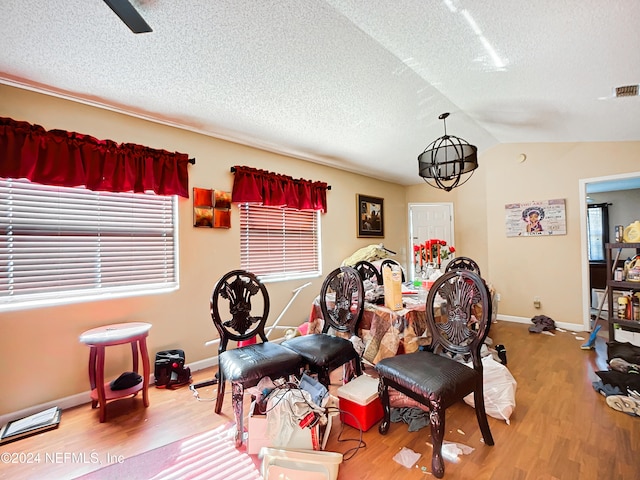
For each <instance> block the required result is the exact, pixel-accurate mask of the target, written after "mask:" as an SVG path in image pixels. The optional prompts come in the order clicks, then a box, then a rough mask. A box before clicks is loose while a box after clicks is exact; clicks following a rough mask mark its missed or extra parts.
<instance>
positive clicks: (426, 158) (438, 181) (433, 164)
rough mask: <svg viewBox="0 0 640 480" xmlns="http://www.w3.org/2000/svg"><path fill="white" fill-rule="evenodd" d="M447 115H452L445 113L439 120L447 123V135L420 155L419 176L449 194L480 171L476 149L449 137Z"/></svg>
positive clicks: (445, 130)
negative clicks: (475, 172) (476, 170)
mask: <svg viewBox="0 0 640 480" xmlns="http://www.w3.org/2000/svg"><path fill="white" fill-rule="evenodd" d="M448 116H449V113H443V114H442V115H440V116H439V117H438V118H439V119H440V120H442V122H443V123H444V135H443V136H442V137H440V138H438V139H436V140H434V141H433V142H431V143H430V144H429V145H428V146H427V148H426V149H425V151H424V152H422V153H421V154H420V155H418V174H419V175H420V176H421V177H422V179H423V180H424V181H425V182H427V183H428V184H429V185H431V186H432V187H435V188H440V189H442V190H444V191H446V192H450V191H451V190H453V189H454V188H456V187H459V186H460V185H463V184H464V183H466V182H467V181H468V180H469V178H471V175H473V172H474V171H475V169H476V168H478V149H477V147H475V146H474V145H469V142H467V141H466V140H463V139H461V138H458V137H455V136H453V135H447V122H446V118H447V117H448Z"/></svg>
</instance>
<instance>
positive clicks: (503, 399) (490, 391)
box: [464, 355, 517, 425]
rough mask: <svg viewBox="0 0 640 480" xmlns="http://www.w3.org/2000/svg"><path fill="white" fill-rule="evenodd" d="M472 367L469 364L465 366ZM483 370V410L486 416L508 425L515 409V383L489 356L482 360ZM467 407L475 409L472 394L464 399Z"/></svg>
mask: <svg viewBox="0 0 640 480" xmlns="http://www.w3.org/2000/svg"><path fill="white" fill-rule="evenodd" d="M466 365H467V366H468V367H472V365H471V364H470V363H467V364H466ZM482 366H483V369H484V384H483V386H484V408H485V410H486V412H487V415H489V416H491V417H493V418H497V419H498V420H504V421H505V422H507V425H509V418H510V417H511V414H512V413H513V410H514V409H515V407H516V386H517V382H516V380H515V378H513V375H511V372H510V371H509V369H508V368H507V367H505V366H504V365H502V364H501V363H498V362H496V361H495V360H494V359H493V357H492V356H491V355H488V356H486V357H484V358H483V359H482ZM464 401H465V403H466V404H467V405H471V406H472V407H474V408H475V402H474V401H473V393H470V394H469V395H467V396H466V397H464Z"/></svg>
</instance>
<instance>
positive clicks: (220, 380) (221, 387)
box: [215, 372, 226, 414]
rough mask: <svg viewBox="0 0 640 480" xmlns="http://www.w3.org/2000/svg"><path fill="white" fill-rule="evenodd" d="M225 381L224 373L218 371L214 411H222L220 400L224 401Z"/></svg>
mask: <svg viewBox="0 0 640 480" xmlns="http://www.w3.org/2000/svg"><path fill="white" fill-rule="evenodd" d="M225 384H226V381H225V379H224V375H223V374H222V372H219V375H218V395H217V398H216V407H215V412H216V413H218V414H219V413H220V412H221V411H222V402H223V401H224V387H225Z"/></svg>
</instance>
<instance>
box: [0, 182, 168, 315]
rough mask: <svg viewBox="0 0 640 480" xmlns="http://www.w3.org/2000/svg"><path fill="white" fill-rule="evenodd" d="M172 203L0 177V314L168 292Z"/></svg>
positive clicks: (152, 197) (151, 197) (159, 198)
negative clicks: (9, 311) (0, 312)
mask: <svg viewBox="0 0 640 480" xmlns="http://www.w3.org/2000/svg"><path fill="white" fill-rule="evenodd" d="M175 212H176V200H175V198H174V197H169V196H158V195H146V194H134V193H109V192H93V191H90V190H86V189H84V188H66V187H54V186H46V185H39V184H36V183H31V182H29V181H27V180H11V179H0V310H8V309H12V308H25V307H30V306H40V305H52V304H60V303H73V302H78V301H83V300H90V299H92V300H95V299H97V298H104V297H108V298H113V297H123V296H131V295H141V294H145V293H147V294H148V293H159V292H161V291H168V290H174V289H176V288H177V286H178V272H177V264H176V262H177V255H176V244H177V241H176V230H175V222H174V218H175Z"/></svg>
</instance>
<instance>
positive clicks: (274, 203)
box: [231, 166, 329, 213]
mask: <svg viewBox="0 0 640 480" xmlns="http://www.w3.org/2000/svg"><path fill="white" fill-rule="evenodd" d="M232 171H235V177H234V179H233V191H232V194H231V201H232V202H236V203H260V204H262V205H264V206H268V207H289V208H295V209H297V210H320V211H322V212H324V213H326V211H327V189H328V188H329V186H328V185H327V184H326V183H324V182H312V181H310V180H304V179H294V178H292V177H288V176H286V175H280V174H278V173H271V172H268V171H266V170H258V169H256V168H251V167H239V166H235V167H233V168H232Z"/></svg>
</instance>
